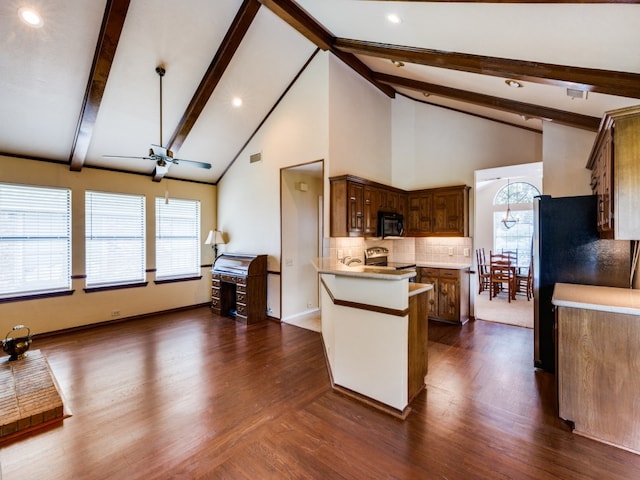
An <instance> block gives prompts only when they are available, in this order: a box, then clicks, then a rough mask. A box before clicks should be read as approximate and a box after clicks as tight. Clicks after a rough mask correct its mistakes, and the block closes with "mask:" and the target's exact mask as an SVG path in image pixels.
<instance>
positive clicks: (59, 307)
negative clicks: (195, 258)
mask: <svg viewBox="0 0 640 480" xmlns="http://www.w3.org/2000/svg"><path fill="white" fill-rule="evenodd" d="M0 178H1V179H2V181H3V182H8V183H19V184H24V185H42V186H53V187H65V188H71V197H72V219H71V225H72V250H71V251H72V264H71V265H72V275H73V276H74V277H76V278H74V279H73V280H72V288H73V289H74V293H73V295H67V296H60V297H52V298H44V299H37V300H24V301H14V302H8V303H0V329H2V330H1V331H9V330H10V329H11V327H13V326H14V325H17V324H24V325H27V326H28V327H30V328H31V331H32V332H33V333H44V332H51V331H55V330H61V329H65V328H71V327H78V326H83V325H90V324H92V323H98V322H104V321H110V320H116V319H120V318H126V317H131V316H136V315H142V314H147V313H153V312H160V311H164V310H170V309H174V308H179V307H186V306H191V305H197V304H203V303H208V302H210V301H211V273H210V265H211V262H212V261H213V252H212V249H211V247H210V246H209V245H204V240H205V239H206V237H207V234H208V232H209V230H211V229H212V228H213V227H214V226H215V224H216V187H215V186H213V185H204V184H196V183H193V182H183V181H179V180H167V179H166V178H165V179H163V180H162V181H161V182H153V181H152V180H151V177H150V176H142V175H132V174H125V173H118V172H108V171H104V170H97V169H91V168H86V167H85V168H83V169H82V171H80V172H71V171H70V170H69V166H68V165H61V164H56V163H47V162H38V161H33V160H24V159H16V158H10V157H0ZM86 190H98V191H105V192H117V193H131V194H142V195H145V196H146V253H147V257H146V262H147V265H146V266H147V270H148V273H147V281H148V282H149V283H148V285H147V286H146V287H138V288H125V289H118V290H108V291H103V292H93V293H85V292H84V290H83V288H84V286H85V285H84V282H85V280H84V278H82V277H83V275H84V274H85V268H84V266H85V259H84V252H85V250H84V237H85V225H84V217H85V205H84V192H85V191H86ZM166 191H168V192H169V196H170V197H172V198H185V199H191V200H199V201H200V208H201V211H200V218H201V231H200V236H201V239H202V242H201V263H202V264H203V266H202V270H201V273H202V278H201V279H200V280H194V281H186V282H176V283H166V284H161V285H156V284H154V283H153V280H154V279H155V277H154V273H153V270H154V269H155V198H156V197H164V195H165V192H166ZM114 311H117V312H119V314H118V315H113V314H112V313H113V312H114Z"/></svg>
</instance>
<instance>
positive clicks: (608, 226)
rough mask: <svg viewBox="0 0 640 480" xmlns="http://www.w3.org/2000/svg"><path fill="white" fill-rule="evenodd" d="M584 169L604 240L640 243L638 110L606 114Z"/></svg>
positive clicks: (629, 109) (639, 114) (639, 120)
mask: <svg viewBox="0 0 640 480" xmlns="http://www.w3.org/2000/svg"><path fill="white" fill-rule="evenodd" d="M587 168H589V169H591V189H592V191H593V193H594V194H595V195H597V197H598V219H597V221H598V231H599V232H600V236H601V237H603V238H614V239H617V240H638V239H640V215H638V213H637V209H638V205H640V106H637V107H630V108H623V109H620V110H614V111H611V112H607V113H606V114H605V115H604V117H603V119H602V122H601V123H600V130H599V131H598V135H597V136H596V140H595V143H594V145H593V149H592V150H591V155H590V156H589V161H588V163H587Z"/></svg>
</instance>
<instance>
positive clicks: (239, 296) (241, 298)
mask: <svg viewBox="0 0 640 480" xmlns="http://www.w3.org/2000/svg"><path fill="white" fill-rule="evenodd" d="M246 298H247V294H246V293H245V292H236V302H238V303H247V300H246Z"/></svg>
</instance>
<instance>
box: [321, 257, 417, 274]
mask: <svg viewBox="0 0 640 480" xmlns="http://www.w3.org/2000/svg"><path fill="white" fill-rule="evenodd" d="M312 263H313V266H314V267H315V268H316V270H317V271H318V273H329V274H332V275H341V276H344V277H362V278H375V279H379V280H403V279H405V278H413V277H415V276H416V272H415V271H412V270H409V271H407V270H394V269H393V268H387V267H370V266H365V265H363V264H362V263H352V264H351V265H350V266H347V265H345V264H343V263H339V262H336V261H335V260H333V259H329V258H326V257H322V258H316V259H314V260H313V261H312Z"/></svg>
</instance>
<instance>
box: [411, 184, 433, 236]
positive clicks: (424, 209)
mask: <svg viewBox="0 0 640 480" xmlns="http://www.w3.org/2000/svg"><path fill="white" fill-rule="evenodd" d="M408 203H409V206H408V210H409V211H408V214H407V216H408V217H409V218H408V222H407V235H409V236H415V237H420V236H426V235H429V233H430V232H431V230H432V223H431V217H432V204H433V195H432V194H431V193H424V192H421V193H415V194H409V196H408Z"/></svg>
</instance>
